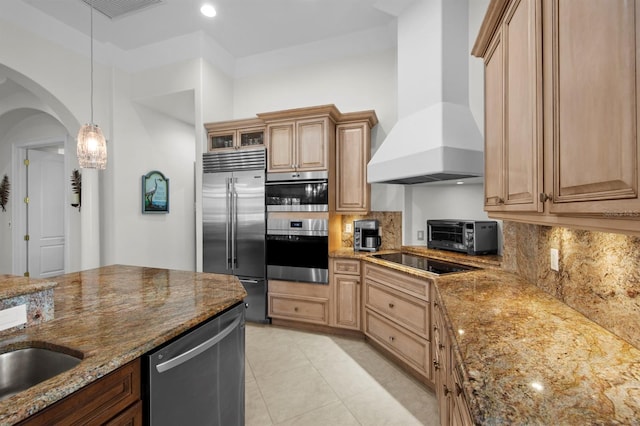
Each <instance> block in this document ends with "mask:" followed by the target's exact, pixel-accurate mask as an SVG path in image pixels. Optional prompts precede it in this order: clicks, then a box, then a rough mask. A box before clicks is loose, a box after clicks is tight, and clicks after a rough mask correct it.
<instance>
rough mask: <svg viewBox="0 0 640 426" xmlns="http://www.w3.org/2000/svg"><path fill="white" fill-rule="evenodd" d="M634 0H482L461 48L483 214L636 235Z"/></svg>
mask: <svg viewBox="0 0 640 426" xmlns="http://www.w3.org/2000/svg"><path fill="white" fill-rule="evenodd" d="M636 3H637V2H636V1H629V0H608V1H601V0H492V1H491V3H490V5H489V8H488V10H487V15H486V16H485V20H484V22H483V24H482V28H481V30H480V33H479V35H478V39H477V40H476V44H475V46H474V48H473V51H472V53H473V54H474V55H475V56H479V57H483V58H484V61H485V107H486V110H485V139H486V141H485V144H486V146H485V149H486V151H485V167H486V173H485V180H486V182H485V208H486V210H487V211H488V212H489V215H490V216H492V217H495V218H499V219H507V220H515V221H522V222H528V223H540V224H551V225H562V226H575V227H580V228H588V229H597V230H604V231H619V232H629V233H635V234H638V235H640V222H638V220H639V219H640V198H639V195H638V191H639V188H640V169H639V165H640V142H639V141H640V139H639V137H640V135H639V134H638V121H639V117H640V116H639V114H640V113H639V111H638V96H639V91H638V82H639V81H640V80H639V79H638V77H639V76H640V62H639V55H638V52H639V50H638V49H639V48H640V32H639V31H637V30H638V29H639V28H637V26H638V22H639V19H640V10H639V8H638V5H637V4H636ZM543 88H544V89H543Z"/></svg>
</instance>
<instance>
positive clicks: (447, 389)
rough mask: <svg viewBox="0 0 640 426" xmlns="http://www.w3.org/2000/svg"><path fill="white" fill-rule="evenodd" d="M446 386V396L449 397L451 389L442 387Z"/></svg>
mask: <svg viewBox="0 0 640 426" xmlns="http://www.w3.org/2000/svg"><path fill="white" fill-rule="evenodd" d="M442 386H444V396H449V394H450V393H451V391H450V390H449V388H448V387H447V385H442Z"/></svg>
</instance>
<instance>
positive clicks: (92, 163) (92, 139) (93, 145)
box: [76, 1, 107, 170]
mask: <svg viewBox="0 0 640 426" xmlns="http://www.w3.org/2000/svg"><path fill="white" fill-rule="evenodd" d="M89 5H90V6H91V123H89V124H85V125H84V126H82V127H81V128H80V131H79V132H78V142H77V149H76V153H77V155H78V163H79V165H80V167H81V168H83V169H99V170H104V169H105V168H106V167H107V141H106V140H105V138H104V134H102V130H100V127H98V125H97V124H93V1H91V3H90V4H89Z"/></svg>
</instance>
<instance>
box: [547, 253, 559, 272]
mask: <svg viewBox="0 0 640 426" xmlns="http://www.w3.org/2000/svg"><path fill="white" fill-rule="evenodd" d="M549 255H550V261H551V270H553V271H559V270H560V260H559V257H560V256H559V253H558V249H555V248H552V249H551V250H550V252H549Z"/></svg>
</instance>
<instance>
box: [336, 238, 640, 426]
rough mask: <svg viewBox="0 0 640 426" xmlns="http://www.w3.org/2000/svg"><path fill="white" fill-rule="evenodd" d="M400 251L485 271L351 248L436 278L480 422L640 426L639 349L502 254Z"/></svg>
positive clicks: (381, 262) (345, 254)
mask: <svg viewBox="0 0 640 426" xmlns="http://www.w3.org/2000/svg"><path fill="white" fill-rule="evenodd" d="M402 251H403V252H406V253H413V254H420V255H423V256H429V257H436V258H438V259H442V260H449V261H452V262H459V263H465V264H469V265H473V266H480V267H481V268H484V269H479V270H475V271H471V272H463V273H453V274H449V275H442V276H437V275H434V274H431V273H429V272H425V271H420V270H416V269H413V268H410V267H406V266H402V265H397V264H392V263H390V262H387V261H384V260H381V259H376V258H372V257H370V256H368V255H369V254H370V253H367V254H365V255H361V254H353V255H352V256H353V257H354V258H360V259H362V260H364V261H366V262H371V263H375V264H378V265H383V266H387V267H390V268H392V269H396V270H398V271H403V272H406V273H409V274H411V275H414V276H419V277H424V278H429V279H431V280H433V282H434V283H435V286H434V287H435V290H436V291H435V293H436V294H435V298H436V300H437V301H439V303H440V305H441V306H443V307H444V313H445V323H446V327H447V328H448V329H449V334H450V335H451V336H453V337H454V338H453V339H452V345H453V352H454V356H455V357H456V359H457V361H458V362H459V363H460V364H461V365H462V374H463V387H464V392H465V396H466V398H467V401H468V402H469V406H470V409H471V413H472V417H473V418H474V420H475V422H476V423H477V424H482V425H512V424H526V425H551V424H553V425H587V424H589V425H591V424H599V425H605V424H606V425H609V424H625V425H640V350H639V349H638V348H636V347H634V346H632V345H630V344H629V343H627V342H626V341H624V340H623V339H621V338H619V337H617V336H616V335H614V334H613V333H611V332H609V331H607V330H605V329H604V328H602V327H601V326H599V325H598V324H596V323H595V322H593V321H591V320H589V319H588V318H586V317H585V316H584V315H582V314H581V313H579V312H578V311H576V310H574V309H572V308H571V307H569V306H567V305H566V304H564V303H562V302H561V301H559V300H558V299H556V298H554V297H553V296H551V295H549V294H547V293H545V292H544V291H543V290H541V289H539V288H538V287H536V286H534V285H532V284H530V283H528V282H527V281H526V280H524V279H522V278H521V277H519V276H517V275H516V274H513V273H510V272H505V271H503V270H501V269H500V268H499V266H500V258H499V257H498V256H465V255H460V254H457V253H450V254H449V253H447V252H443V251H440V250H429V249H426V247H425V248H421V247H411V248H408V247H403V250H402ZM351 253H353V250H351ZM332 257H350V255H349V252H348V251H336V252H334V253H332ZM483 263H484V266H483Z"/></svg>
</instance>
